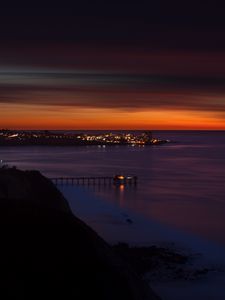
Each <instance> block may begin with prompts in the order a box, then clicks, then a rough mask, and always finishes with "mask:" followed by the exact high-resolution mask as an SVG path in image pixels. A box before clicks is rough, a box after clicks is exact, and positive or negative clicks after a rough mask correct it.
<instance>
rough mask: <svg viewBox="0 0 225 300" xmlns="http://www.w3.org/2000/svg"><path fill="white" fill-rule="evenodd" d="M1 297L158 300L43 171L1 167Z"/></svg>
mask: <svg viewBox="0 0 225 300" xmlns="http://www.w3.org/2000/svg"><path fill="white" fill-rule="evenodd" d="M0 240H1V243H0V276H1V280H0V297H1V298H2V299H17V298H18V299H42V298H46V297H47V298H48V299H54V298H56V297H59V298H60V299H79V300H80V299H90V298H92V299H94V298H95V299H96V298H97V299H98V300H103V299H104V300H106V299H107V300H111V299H123V300H128V299H129V300H139V299H140V300H144V299H146V300H147V299H158V298H157V297H156V296H155V295H154V293H153V292H152V291H151V290H150V289H149V288H148V286H147V285H146V284H145V282H143V281H141V280H140V279H139V277H138V276H137V275H136V274H135V273H134V272H133V271H132V270H131V269H130V267H129V266H128V265H126V264H125V263H124V262H122V261H121V259H120V258H118V257H117V256H116V255H115V254H114V252H113V250H112V249H111V247H110V246H109V245H108V244H107V243H105V242H104V241H103V240H102V239H101V238H100V237H99V236H98V235H97V234H96V233H95V232H94V231H93V230H92V229H91V228H89V227H88V226H86V225H85V224H84V223H83V222H82V221H80V220H79V219H77V218H76V217H74V216H73V215H72V213H71V212H70V209H69V206H68V204H67V202H66V200H65V199H64V198H63V196H62V194H61V193H60V192H59V191H58V190H57V189H56V188H55V187H54V185H53V184H52V183H51V182H50V181H49V180H48V179H47V178H45V177H44V176H42V175H41V174H40V173H39V172H36V171H25V172H23V171H19V170H14V169H6V170H3V169H0Z"/></svg>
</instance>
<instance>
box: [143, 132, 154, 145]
mask: <svg viewBox="0 0 225 300" xmlns="http://www.w3.org/2000/svg"><path fill="white" fill-rule="evenodd" d="M141 137H142V139H143V141H144V142H145V143H149V142H151V140H152V132H151V131H145V132H144V133H142V135H141Z"/></svg>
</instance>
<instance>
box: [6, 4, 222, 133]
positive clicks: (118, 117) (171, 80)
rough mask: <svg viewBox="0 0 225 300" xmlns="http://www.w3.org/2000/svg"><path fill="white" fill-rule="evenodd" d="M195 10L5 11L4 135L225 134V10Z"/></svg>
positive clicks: (95, 7)
mask: <svg viewBox="0 0 225 300" xmlns="http://www.w3.org/2000/svg"><path fill="white" fill-rule="evenodd" d="M195 2H197V1H195ZM195 2H194V1H188V2H185V1H160V0H159V1H155V2H152V1H150V0H149V1H138V2H137V1H130V2H122V1H120V3H119V2H118V3H117V2H116V1H107V3H106V1H105V3H104V2H98V1H94V3H93V1H82V4H81V3H79V2H77V3H75V4H74V6H73V7H71V6H67V5H66V4H64V6H62V5H61V6H57V5H56V4H54V6H49V7H48V6H47V4H46V5H45V6H44V7H43V6H39V7H38V6H36V7H35V6H34V4H32V6H30V7H28V6H22V4H21V3H20V5H18V7H17V6H13V7H12V6H11V7H10V5H8V7H7V5H3V7H2V9H1V11H0V128H9V129H79V130H80V129H143V130H144V129H150V130H151V129H152V130H156V129H176V130H179V129H207V130H208V129H209V130H225V39H224V37H225V18H224V16H223V9H222V7H220V6H219V2H217V1H205V2H204V3H198V4H197V3H195Z"/></svg>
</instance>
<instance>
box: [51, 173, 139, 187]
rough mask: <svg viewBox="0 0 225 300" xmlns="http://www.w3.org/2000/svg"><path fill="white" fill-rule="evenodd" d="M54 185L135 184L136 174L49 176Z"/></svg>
mask: <svg viewBox="0 0 225 300" xmlns="http://www.w3.org/2000/svg"><path fill="white" fill-rule="evenodd" d="M50 179H51V180H52V182H53V183H54V184H55V185H111V184H114V185H122V184H130V185H136V184H137V176H123V175H116V176H113V177H110V176H97V177H56V178H50Z"/></svg>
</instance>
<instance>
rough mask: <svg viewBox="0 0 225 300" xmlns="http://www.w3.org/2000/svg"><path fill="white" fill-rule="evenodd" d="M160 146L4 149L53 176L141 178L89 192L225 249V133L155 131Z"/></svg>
mask: <svg viewBox="0 0 225 300" xmlns="http://www.w3.org/2000/svg"><path fill="white" fill-rule="evenodd" d="M153 135H154V137H156V138H162V139H169V140H171V141H172V142H171V143H169V144H165V145H158V146H141V147H139V146H135V147H132V146H106V147H99V146H76V147H72V146H70V147H48V146H21V147H0V160H3V162H4V163H7V164H9V165H11V166H13V165H15V166H17V167H18V168H20V169H24V170H30V169H37V170H40V171H41V172H42V173H43V174H44V175H46V176H48V177H61V176H113V175H115V174H125V175H136V176H138V184H137V186H120V187H118V186H117V187H116V186H113V185H106V186H103V185H100V186H98V185H96V186H89V187H88V186H85V187H83V188H84V189H86V190H88V192H91V193H93V194H95V196H98V197H101V198H102V199H104V201H105V202H109V203H110V205H111V204H113V205H114V206H117V207H119V208H121V209H126V210H129V211H132V212H135V213H138V214H139V215H142V216H143V217H145V218H147V219H151V220H155V221H157V222H160V223H162V224H165V225H170V226H172V227H174V228H177V229H181V230H183V231H184V232H187V233H194V234H195V235H197V236H200V237H203V238H205V239H207V240H209V241H215V242H217V243H218V244H222V245H225V132H224V131H153Z"/></svg>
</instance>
